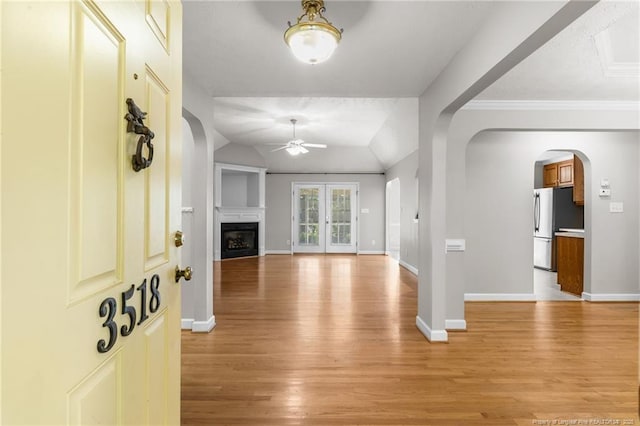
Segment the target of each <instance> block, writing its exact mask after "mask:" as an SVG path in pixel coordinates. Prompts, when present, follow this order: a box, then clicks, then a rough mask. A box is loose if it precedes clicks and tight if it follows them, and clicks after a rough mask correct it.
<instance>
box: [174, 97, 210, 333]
mask: <svg viewBox="0 0 640 426" xmlns="http://www.w3.org/2000/svg"><path fill="white" fill-rule="evenodd" d="M182 116H183V164H182V175H183V182H182V194H183V204H182V206H183V208H182V222H183V226H184V227H185V230H184V231H185V236H186V239H185V245H184V246H183V252H182V255H183V256H184V257H185V258H186V259H187V261H188V262H190V266H191V267H192V268H193V271H194V274H193V278H192V280H191V281H190V282H187V283H185V284H182V328H183V329H190V330H192V331H194V332H209V331H211V329H213V327H215V324H216V323H215V316H214V314H213V243H212V241H213V170H212V163H213V161H212V160H211V161H210V160H209V159H210V157H212V152H210V151H212V149H210V148H209V144H208V143H207V139H206V136H205V132H204V127H203V125H202V123H201V122H200V120H199V119H198V118H197V117H195V116H194V115H193V114H191V113H190V112H189V111H187V110H186V109H184V108H183V110H182ZM187 230H188V232H187ZM183 264H184V265H188V263H186V261H184V260H183Z"/></svg>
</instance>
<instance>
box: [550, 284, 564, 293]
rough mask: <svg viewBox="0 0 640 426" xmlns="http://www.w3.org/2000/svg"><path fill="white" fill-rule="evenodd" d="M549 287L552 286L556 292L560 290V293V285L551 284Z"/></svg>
mask: <svg viewBox="0 0 640 426" xmlns="http://www.w3.org/2000/svg"><path fill="white" fill-rule="evenodd" d="M551 286H552V287H553V288H555V289H556V290H560V291H562V286H561V285H560V284H555V283H553V284H551Z"/></svg>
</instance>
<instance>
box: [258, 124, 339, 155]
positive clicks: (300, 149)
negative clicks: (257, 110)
mask: <svg viewBox="0 0 640 426" xmlns="http://www.w3.org/2000/svg"><path fill="white" fill-rule="evenodd" d="M290 121H291V124H292V125H293V139H291V140H290V141H289V142H287V143H286V144H285V145H283V146H281V147H280V148H276V149H273V150H271V152H275V151H280V150H281V149H286V150H287V152H288V153H289V154H290V155H298V154H306V153H307V152H309V150H308V149H307V148H326V147H327V145H325V144H320V143H306V142H305V141H303V140H302V139H296V123H297V122H298V120H296V119H295V118H292V119H291V120H290Z"/></svg>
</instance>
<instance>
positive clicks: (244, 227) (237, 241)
mask: <svg viewBox="0 0 640 426" xmlns="http://www.w3.org/2000/svg"><path fill="white" fill-rule="evenodd" d="M220 235H222V238H221V239H220V245H221V247H220V258H221V259H230V258H234V257H244V256H257V255H258V222H251V223H221V224H220Z"/></svg>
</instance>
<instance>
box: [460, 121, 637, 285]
mask: <svg viewBox="0 0 640 426" xmlns="http://www.w3.org/2000/svg"><path fill="white" fill-rule="evenodd" d="M638 137H639V133H638V132H637V131H627V132H622V131H617V132H605V131H602V132H573V131H572V132H568V131H567V132H518V131H483V132H481V133H479V134H478V135H476V136H475V137H474V138H473V139H472V140H471V142H470V143H469V145H468V147H467V153H466V163H467V178H466V196H465V197H466V202H465V206H466V208H465V217H464V223H465V236H466V239H467V252H466V254H465V282H466V286H465V292H468V293H532V292H533V269H532V266H533V262H532V259H533V240H532V231H531V223H532V222H533V212H532V208H531V207H532V203H531V190H532V189H533V170H534V164H535V161H536V159H537V158H538V157H539V156H540V154H542V153H543V152H544V151H547V150H550V149H566V150H576V151H579V152H581V153H583V154H584V155H585V156H586V158H587V160H588V163H585V178H586V179H589V178H590V181H591V182H590V183H591V184H590V185H589V186H588V188H585V191H586V193H585V214H587V211H589V213H590V215H591V224H590V228H589V225H588V224H587V223H585V238H586V239H587V240H590V243H591V258H590V259H589V258H586V257H585V270H589V271H590V275H591V278H590V283H589V282H586V280H585V289H584V291H585V292H589V293H591V294H607V295H609V294H638V280H639V277H640V275H639V271H638V267H637V259H638V258H639V255H640V253H639V237H638V235H639V217H640V211H639V194H638V190H637V184H638V179H639V176H638V169H639V165H640V163H639V162H638V155H639V153H638V151H639V150H640V144H638ZM588 168H590V170H588ZM603 178H606V179H608V180H609V182H610V185H611V197H610V198H600V197H599V195H598V189H599V187H600V185H599V182H600V180H601V179H603ZM585 186H586V185H585ZM613 201H616V202H623V203H624V213H610V212H609V203H610V202H613Z"/></svg>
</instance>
